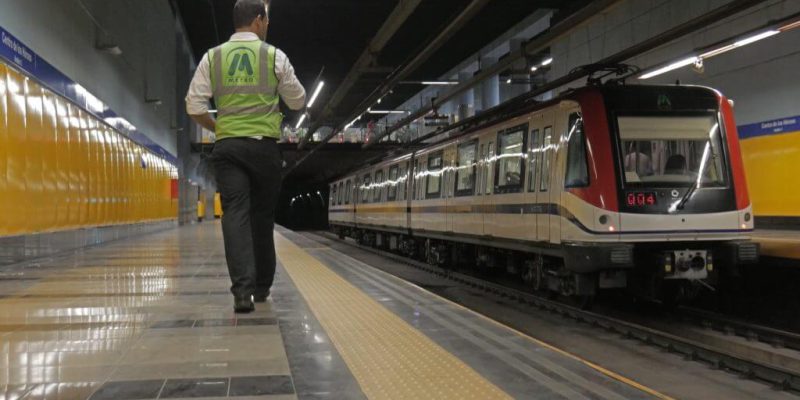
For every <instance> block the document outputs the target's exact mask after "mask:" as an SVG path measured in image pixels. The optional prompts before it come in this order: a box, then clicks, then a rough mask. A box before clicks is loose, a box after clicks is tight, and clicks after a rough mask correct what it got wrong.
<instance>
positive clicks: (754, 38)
mask: <svg viewBox="0 0 800 400" xmlns="http://www.w3.org/2000/svg"><path fill="white" fill-rule="evenodd" d="M797 27H800V21H795V22H793V23H791V24H788V25H784V26H782V27H780V28H778V29H769V30H766V31H762V32H759V33H756V34H754V35H750V36H747V37H744V38H742V39H739V40H736V41H734V42H733V43H729V44H727V45H725V46H722V47H718V48H715V49H712V50H708V51H706V52H704V53H702V54H700V55H699V56H691V57H688V58H685V59H683V60H680V61H677V62H674V63H672V64H669V65H667V66H665V67H661V68H658V69H656V70H654V71H651V72H648V73H646V74H643V75H641V76H639V79H648V78H652V77H654V76H657V75H661V74H663V73H666V72H669V71H672V70H675V69H678V68H682V67H685V66H687V65H691V64H697V63H699V62H702V61H703V60H705V59H708V58H711V57H714V56H718V55H720V54H723V53H727V52H729V51H731V50H733V49H737V48H739V47H743V46H747V45H748V44H751V43H755V42H758V41H759V40H763V39H766V38H769V37H772V36H775V35H777V34H779V33H781V32H786V31H787V30H790V29H794V28H797Z"/></svg>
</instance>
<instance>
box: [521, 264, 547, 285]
mask: <svg viewBox="0 0 800 400" xmlns="http://www.w3.org/2000/svg"><path fill="white" fill-rule="evenodd" d="M524 275H525V276H523V279H525V281H526V282H528V283H529V284H530V286H531V288H532V289H533V290H534V291H535V292H541V291H543V290H545V289H547V282H546V281H545V279H546V278H545V276H544V259H543V258H542V257H536V259H535V260H534V261H533V262H531V263H528V268H527V270H526V271H525V274H524Z"/></svg>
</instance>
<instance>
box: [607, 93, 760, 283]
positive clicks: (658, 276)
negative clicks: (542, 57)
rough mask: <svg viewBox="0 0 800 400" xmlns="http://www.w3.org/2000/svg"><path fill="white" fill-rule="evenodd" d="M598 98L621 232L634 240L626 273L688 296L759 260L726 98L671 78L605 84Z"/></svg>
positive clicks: (623, 238)
mask: <svg viewBox="0 0 800 400" xmlns="http://www.w3.org/2000/svg"><path fill="white" fill-rule="evenodd" d="M603 96H604V100H605V101H604V102H605V105H606V110H607V113H608V114H607V115H608V121H609V128H610V132H611V136H612V143H613V144H615V146H612V147H613V152H614V158H615V165H616V172H617V179H616V181H617V188H616V189H617V193H618V196H617V198H618V201H619V220H618V221H619V227H618V232H619V234H620V236H619V237H620V241H621V242H624V243H630V244H632V245H633V247H632V248H633V258H634V264H635V265H637V268H636V271H635V272H634V276H631V278H633V279H639V280H642V282H639V283H640V284H639V285H635V286H638V287H640V288H642V289H645V288H648V287H649V288H650V289H661V290H657V291H659V292H666V293H674V292H676V291H680V294H682V295H686V294H690V292H689V290H695V291H696V289H697V288H699V287H703V286H705V287H709V288H710V287H712V286H713V285H716V284H717V283H718V282H719V281H720V278H727V277H735V276H737V275H738V273H739V267H740V266H741V265H742V264H746V263H753V262H756V261H757V259H758V247H757V245H756V244H755V243H753V242H751V241H750V237H749V235H750V232H752V230H753V215H752V207H751V205H750V200H749V198H748V194H747V185H746V182H745V174H744V168H743V165H742V157H741V154H740V150H739V141H738V136H737V133H736V125H735V122H734V118H733V106H732V102H730V101H729V100H728V99H726V98H725V97H724V96H723V95H721V94H720V93H719V92H717V91H715V90H712V89H709V88H704V87H695V86H678V85H676V86H627V87H626V86H620V87H610V88H607V89H606V90H604V91H603ZM642 267H644V268H642ZM629 286H631V285H630V284H629ZM653 286H656V287H653Z"/></svg>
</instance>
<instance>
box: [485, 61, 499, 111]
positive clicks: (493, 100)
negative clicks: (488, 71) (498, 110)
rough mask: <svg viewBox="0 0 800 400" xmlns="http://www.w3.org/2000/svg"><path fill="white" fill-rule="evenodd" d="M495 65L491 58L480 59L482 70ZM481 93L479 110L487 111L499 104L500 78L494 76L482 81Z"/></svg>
mask: <svg viewBox="0 0 800 400" xmlns="http://www.w3.org/2000/svg"><path fill="white" fill-rule="evenodd" d="M495 63H497V59H496V58H493V57H484V58H481V66H482V68H486V67H488V66H490V65H493V64H495ZM480 91H481V110H488V109H490V108H492V107H494V106H496V105H498V104H500V77H499V76H497V75H494V76H492V77H490V78H487V79H486V80H484V81H483V82H482V83H481V85H480Z"/></svg>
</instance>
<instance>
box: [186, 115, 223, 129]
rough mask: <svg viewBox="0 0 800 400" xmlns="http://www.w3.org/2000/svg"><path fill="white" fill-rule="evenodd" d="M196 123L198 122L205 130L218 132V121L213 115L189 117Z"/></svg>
mask: <svg viewBox="0 0 800 400" xmlns="http://www.w3.org/2000/svg"><path fill="white" fill-rule="evenodd" d="M189 116H190V117H191V118H192V120H193V121H194V122H197V123H198V124H200V126H202V127H203V128H206V129H208V130H210V131H211V132H215V131H216V130H217V121H215V120H214V118H211V114H209V113H205V114H201V115H189Z"/></svg>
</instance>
